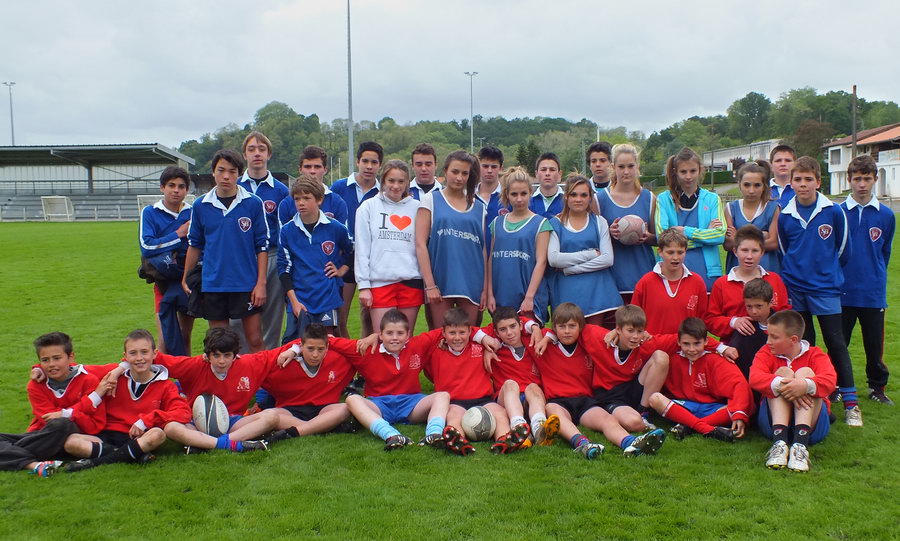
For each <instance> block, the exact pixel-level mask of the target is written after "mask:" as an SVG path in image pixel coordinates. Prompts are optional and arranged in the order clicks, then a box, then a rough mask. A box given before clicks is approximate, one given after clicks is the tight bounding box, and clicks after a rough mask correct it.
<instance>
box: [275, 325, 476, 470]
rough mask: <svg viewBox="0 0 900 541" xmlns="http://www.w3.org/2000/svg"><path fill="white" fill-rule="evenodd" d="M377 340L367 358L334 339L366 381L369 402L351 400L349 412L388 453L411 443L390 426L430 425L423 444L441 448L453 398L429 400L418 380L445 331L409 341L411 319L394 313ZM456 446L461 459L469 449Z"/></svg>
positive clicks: (349, 343) (354, 396) (443, 395)
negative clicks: (465, 449) (426, 361)
mask: <svg viewBox="0 0 900 541" xmlns="http://www.w3.org/2000/svg"><path fill="white" fill-rule="evenodd" d="M378 338H379V341H380V343H376V346H375V347H373V348H371V349H369V348H365V350H364V351H365V352H364V353H359V352H358V351H357V348H358V343H359V342H361V341H359V340H349V339H346V338H330V339H329V342H328V345H329V348H330V349H331V350H332V351H334V352H336V353H339V354H341V355H343V356H344V357H346V358H347V360H349V361H350V363H351V364H352V365H353V366H354V367H355V368H356V370H357V371H358V372H359V373H360V374H361V375H362V376H363V378H365V381H366V383H365V394H366V397H365V398H364V397H362V396H360V395H358V394H352V395H350V396H348V397H347V400H346V401H345V403H346V404H347V408H349V410H350V413H351V414H352V415H353V416H354V417H356V419H357V420H358V421H359V422H360V424H362V425H363V426H364V427H366V428H368V429H369V430H370V431H372V433H373V434H375V435H376V436H378V437H379V438H381V439H382V440H384V450H385V451H393V450H395V449H401V448H403V447H405V446H407V445H411V444H412V440H411V439H409V438H408V437H406V436H404V435H403V434H401V433H400V432H399V431H398V430H397V429H395V428H394V427H393V426H391V423H421V422H423V421H425V422H426V425H425V438H424V439H423V440H422V442H420V445H424V444H428V445H432V446H435V447H442V446H443V444H444V434H445V426H446V423H447V409H448V408H449V407H450V395H449V394H447V393H445V392H435V393H432V394H430V395H427V396H426V395H424V394H422V384H421V383H420V381H419V373H420V372H421V371H422V368H423V367H424V364H425V359H426V358H427V354H428V352H429V351H430V350H431V349H432V348H433V347H434V346H436V345H437V343H438V341H440V339H441V329H435V330H433V331H429V332H427V333H424V334H420V335H418V336H415V337H413V338H410V337H409V320H408V319H406V316H405V315H404V314H403V312H401V311H400V310H397V309H392V310H388V311H387V312H386V313H385V314H384V317H383V318H382V319H381V329H380V332H379V334H378ZM360 349H362V348H360ZM294 351H296V350H294ZM282 355H285V356H286V355H288V352H285V353H283V354H282ZM452 443H454V445H453V446H449V445H448V446H446V448H447V449H448V450H450V451H451V452H455V453H457V454H462V453H463V448H464V446H461V445H456V444H457V443H458V440H454V441H453V442H452ZM470 447H471V446H470Z"/></svg>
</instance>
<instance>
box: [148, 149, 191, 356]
mask: <svg viewBox="0 0 900 541" xmlns="http://www.w3.org/2000/svg"><path fill="white" fill-rule="evenodd" d="M190 184H191V181H190V175H188V172H187V171H185V170H184V169H182V168H181V167H176V166H169V167H166V168H165V169H164V170H163V172H162V175H160V177H159V191H161V192H162V194H163V198H162V200H161V201H158V202H157V203H156V204H154V205H152V206H151V205H148V206H146V207H144V208H143V209H141V222H140V233H139V242H140V247H141V256H142V257H144V258H145V259H146V260H147V261H148V263H150V264H151V265H153V267H154V268H156V269H157V270H158V271H159V273H158V276H157V277H156V280H155V283H154V284H153V293H154V298H155V301H156V302H155V304H156V317H157V321H156V324H157V328H158V329H159V333H158V334H159V336H160V340H159V349H160V351H162V352H164V353H170V354H172V355H187V354H188V352H189V351H190V349H191V330H192V329H193V328H194V318H193V317H191V316H189V315H187V313H186V312H187V302H188V299H187V295H186V294H185V293H184V290H183V289H181V284H180V283H179V282H180V280H181V275H182V272H183V270H184V258H185V254H186V253H187V234H188V228H189V227H190V220H191V206H190V205H188V204H186V203H185V202H184V198H185V196H186V195H187V190H188V187H189V186H190ZM173 286H174V287H173Z"/></svg>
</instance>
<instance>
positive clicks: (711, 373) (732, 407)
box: [650, 317, 753, 442]
mask: <svg viewBox="0 0 900 541" xmlns="http://www.w3.org/2000/svg"><path fill="white" fill-rule="evenodd" d="M673 338H674V337H672V336H671V335H670V336H668V337H667V336H657V337H655V338H654V340H653V341H654V342H655V344H654V347H656V348H658V349H660V350H662V351H664V352H666V353H667V354H668V355H669V373H668V375H667V376H666V382H665V384H664V391H665V394H663V393H662V392H659V393H653V395H652V396H651V397H650V406H651V407H652V408H653V409H654V410H656V412H657V413H659V414H660V415H662V416H663V417H665V418H666V419H669V420H670V421H673V422H675V423H677V424H676V425H675V426H673V427H672V429H671V431H672V434H673V435H674V436H675V439H679V440H680V439H683V438H684V437H685V436H686V435H687V434H690V433H691V432H692V431H694V432H699V433H700V434H703V435H704V436H706V437H708V438H714V439H717V440H720V441H727V442H733V441H734V439H735V438H741V437H743V436H744V430H745V428H746V425H747V420H748V419H749V418H750V414H752V413H753V396H752V394H751V392H750V386H749V385H748V384H747V380H745V379H744V376H743V375H742V374H741V371H740V370H739V369H738V367H737V366H735V365H734V363H732V362H729V361H727V360H725V358H724V357H723V356H722V355H720V354H718V353H715V352H714V351H711V348H709V345H710V344H709V341H708V338H707V335H706V324H705V323H703V320H702V319H700V318H697V317H689V318H687V319H685V320H684V321H683V322H682V323H681V326H679V327H678V335H677V341H675V340H673ZM735 353H736V352H734V351H730V352H729V355H731V356H734V354H735Z"/></svg>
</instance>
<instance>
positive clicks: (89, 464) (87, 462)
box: [65, 458, 97, 473]
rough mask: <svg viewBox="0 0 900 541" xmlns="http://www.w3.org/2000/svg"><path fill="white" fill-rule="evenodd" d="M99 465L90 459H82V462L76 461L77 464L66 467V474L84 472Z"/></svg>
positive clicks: (70, 463)
mask: <svg viewBox="0 0 900 541" xmlns="http://www.w3.org/2000/svg"><path fill="white" fill-rule="evenodd" d="M96 466H97V464H96V463H95V462H94V461H93V459H90V458H82V459H81V460H76V461H75V462H69V463H68V464H66V466H65V472H66V473H75V472H79V471H82V470H89V469H91V468H95V467H96Z"/></svg>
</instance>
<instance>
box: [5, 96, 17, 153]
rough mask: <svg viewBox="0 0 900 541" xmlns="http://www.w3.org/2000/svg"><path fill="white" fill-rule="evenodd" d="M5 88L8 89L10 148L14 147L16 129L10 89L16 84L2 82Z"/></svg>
mask: <svg viewBox="0 0 900 541" xmlns="http://www.w3.org/2000/svg"><path fill="white" fill-rule="evenodd" d="M3 84H5V85H6V88H8V89H9V135H10V138H11V139H12V146H16V128H15V123H14V122H13V106H12V87H13V85H14V84H16V82H15V81H9V82H4V83H3Z"/></svg>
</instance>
